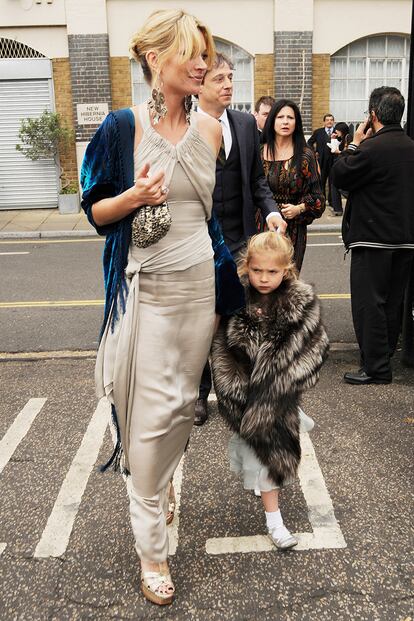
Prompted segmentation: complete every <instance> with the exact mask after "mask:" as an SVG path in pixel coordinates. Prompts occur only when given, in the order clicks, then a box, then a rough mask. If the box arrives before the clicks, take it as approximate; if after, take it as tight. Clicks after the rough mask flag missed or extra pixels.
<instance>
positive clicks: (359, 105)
mask: <svg viewBox="0 0 414 621" xmlns="http://www.w3.org/2000/svg"><path fill="white" fill-rule="evenodd" d="M409 57H410V39H409V37H408V36H401V35H382V36H374V37H368V38H366V39H360V40H358V41H354V42H353V43H351V44H350V45H347V46H346V47H343V48H342V49H341V50H339V52H336V53H335V54H334V55H333V56H332V57H331V111H332V114H334V116H335V119H336V120H337V121H345V122H346V123H348V124H351V125H354V126H355V124H358V122H359V121H361V120H362V119H363V118H364V116H365V115H364V111H365V110H366V109H367V105H368V99H369V95H370V93H371V91H372V90H373V89H374V88H377V87H378V86H395V87H396V88H398V89H399V90H400V91H401V92H402V94H403V95H404V97H405V99H407V93H408V68H409ZM406 118H407V109H405V112H404V117H403V122H405V121H406Z"/></svg>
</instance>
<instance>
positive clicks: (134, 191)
mask: <svg viewBox="0 0 414 621" xmlns="http://www.w3.org/2000/svg"><path fill="white" fill-rule="evenodd" d="M149 169H150V165H149V164H144V166H143V167H142V169H141V170H140V171H139V173H138V176H137V179H136V180H135V185H133V186H132V188H130V189H129V190H127V192H128V199H129V201H130V204H131V208H132V209H136V208H137V207H142V206H143V205H160V204H161V203H162V202H163V201H165V197H166V195H167V193H168V188H166V187H165V186H164V182H165V174H164V172H163V171H162V170H161V171H159V172H157V173H155V175H153V176H152V177H148V173H149Z"/></svg>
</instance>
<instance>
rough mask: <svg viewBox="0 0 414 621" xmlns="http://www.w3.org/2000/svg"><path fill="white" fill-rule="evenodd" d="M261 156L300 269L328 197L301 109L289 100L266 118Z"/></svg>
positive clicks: (280, 101) (279, 104)
mask: <svg viewBox="0 0 414 621" xmlns="http://www.w3.org/2000/svg"><path fill="white" fill-rule="evenodd" d="M262 159H263V167H264V171H265V174H266V176H267V180H268V183H269V187H270V189H271V190H272V193H273V197H274V199H275V201H276V203H277V204H278V207H279V210H280V212H281V214H282V215H283V217H284V218H285V220H286V221H287V225H288V226H287V231H286V234H287V235H288V236H289V237H290V239H291V241H292V243H293V247H294V257H293V258H294V261H295V264H296V268H297V270H298V272H299V271H300V269H301V267H302V263H303V257H304V254H305V249H306V236H307V226H308V224H311V222H313V220H314V219H315V218H320V217H321V215H322V213H323V211H324V209H325V198H324V195H323V192H322V189H321V185H320V178H319V173H318V165H317V162H316V159H315V155H314V153H313V151H312V149H310V148H309V147H308V146H307V145H306V141H305V136H304V134H303V126H302V117H301V114H300V110H299V108H298V106H297V105H296V104H295V103H294V102H293V101H290V100H289V99H279V100H278V101H277V102H276V103H275V104H274V105H273V107H272V109H271V111H270V113H269V116H268V117H267V121H266V124H265V126H264V129H263V147H262Z"/></svg>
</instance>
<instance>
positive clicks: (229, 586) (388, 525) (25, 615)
mask: <svg viewBox="0 0 414 621" xmlns="http://www.w3.org/2000/svg"><path fill="white" fill-rule="evenodd" d="M353 362H354V353H352V352H333V353H332V354H331V356H330V358H329V360H328V362H327V364H326V365H325V367H324V369H323V371H322V376H321V380H320V382H319V384H318V385H317V387H316V388H315V389H313V390H311V391H309V392H308V393H307V394H306V396H305V400H304V408H305V410H306V411H307V412H308V414H310V415H312V416H313V417H314V418H315V420H316V427H315V429H314V430H313V432H312V433H311V442H312V443H313V448H312V444H310V443H309V440H306V442H305V440H302V448H305V449H306V450H304V456H303V465H304V471H303V473H302V475H301V485H299V484H295V485H294V486H293V487H291V488H289V489H287V490H285V491H284V492H283V497H282V511H283V514H284V517H285V521H286V523H287V525H288V526H289V527H290V528H291V529H292V530H293V531H294V532H299V533H301V535H300V537H301V539H302V540H303V541H305V543H306V540H309V541H310V544H309V545H308V546H306V545H305V547H304V549H301V550H293V551H291V552H288V553H281V552H279V551H277V550H275V549H271V548H270V547H268V548H266V547H265V548H264V549H263V548H262V549H261V547H260V546H261V545H262V543H263V541H266V539H265V537H263V535H264V533H265V524H264V518H263V511H262V510H261V508H260V500H258V499H256V498H255V497H254V496H253V495H252V494H251V493H248V492H245V491H243V489H242V487H241V484H240V482H239V481H238V480H237V479H235V478H234V477H233V476H232V475H231V474H230V472H229V469H228V465H227V459H226V443H227V440H228V432H227V430H226V429H225V428H224V426H223V423H222V422H221V420H220V419H219V418H218V415H217V412H216V409H215V406H214V405H211V408H210V409H211V418H210V420H209V422H208V423H207V425H205V426H204V427H202V428H200V429H194V431H193V434H192V438H191V442H190V448H189V450H188V452H187V454H186V458H185V461H184V468H183V478H182V483H181V501H180V514H179V525H177V523H176V524H175V525H173V527H174V528H177V526H178V547H177V550H176V553H175V555H174V556H172V557H171V560H170V563H171V568H172V573H173V576H174V579H175V583H176V588H177V598H176V601H175V603H174V604H173V606H172V607H170V608H168V609H164V610H160V609H158V608H156V607H155V606H153V605H152V604H150V603H147V602H146V601H144V600H143V598H142V596H141V595H140V593H139V572H138V560H137V557H136V554H135V552H134V547H133V539H132V535H131V529H130V524H129V517H128V506H127V497H126V493H125V486H124V483H123V481H122V478H121V477H119V476H117V475H114V474H112V473H107V474H101V473H99V472H98V471H97V468H96V466H95V457H96V455H95V453H94V450H95V451H96V454H98V453H99V455H98V457H97V460H96V461H97V463H102V462H103V461H104V460H105V459H106V458H107V457H108V455H109V452H110V436H109V433H108V432H106V435H105V437H104V441H103V444H102V447H101V436H100V434H101V433H102V430H101V431H100V432H99V433H98V432H97V430H96V427H93V425H92V423H91V420H92V417H93V414H94V410H95V407H96V404H95V399H94V396H93V383H92V382H93V379H92V378H93V360H73V359H66V360H40V361H37V362H20V361H15V362H2V363H0V385H1V387H2V399H1V402H0V438H3V437H4V434H6V433H7V434H9V436H10V435H13V434H12V431H13V429H14V432H16V429H15V428H13V422H14V421H16V420H17V419H18V417H19V416H21V415H19V413H20V412H21V411H22V409H23V408H24V407H25V405H26V404H27V403H28V401H29V400H30V399H34V398H37V399H39V398H43V399H46V401H45V402H44V405H43V407H42V408H41V409H40V411H39V413H38V414H37V416H36V417H35V418H34V420H33V422H32V424H31V425H29V426H28V430H27V433H26V434H25V433H24V432H23V433H22V436H23V437H22V438H21V441H20V442H19V443H18V444H17V446H16V448H15V450H14V452H13V453H12V455H11V456H10V460H8V461H7V463H6V464H4V459H5V457H4V455H5V446H4V445H0V448H1V450H0V466H2V467H3V466H4V469H3V470H2V472H1V474H0V498H1V503H0V619H2V621H3V620H4V621H9V620H24V621H32V620H33V621H39V620H45V621H46V620H47V621H66V620H86V619H91V620H96V621H106V620H110V619H125V620H126V619H128V620H129V619H130V620H142V621H148V620H153V619H154V620H155V619H165V620H168V621H173V620H177V621H223V620H226V621H279V620H280V621H349V620H355V621H377V620H378V621H394V620H395V621H403V620H405V619H409V618H410V617H412V614H413V594H414V593H413V585H412V576H413V569H414V567H413V554H412V544H413V539H412V534H413V533H412V515H413V503H412V496H411V492H412V483H413V481H412V470H411V465H412V463H411V461H412V441H413V424H412V423H413V421H414V412H413V400H412V394H413V382H412V373H411V372H410V371H408V370H406V369H402V368H401V367H400V366H399V364H398V363H397V364H396V373H395V382H394V383H393V384H391V385H389V386H368V387H364V388H362V389H361V388H355V387H352V386H348V385H345V384H343V383H342V382H341V376H342V374H343V372H344V371H345V370H346V369H348V368H349V367H350V366H352V364H353ZM98 414H99V412H98ZM93 418H94V420H95V423H96V420H98V421H99V420H100V419H101V418H102V417H101V416H100V415H99V416H98V418H97V417H96V416H94V417H93ZM9 440H11V438H9ZM0 442H1V441H0ZM82 445H84V446H83V456H82V455H81V454H80V451H81V447H82ZM306 447H307V448H306ZM6 448H7V447H6ZM9 448H10V444H9ZM313 449H314V455H315V457H314V458H312V450H313ZM91 455H92V466H91V471H90V473H89V467H86V465H85V460H86V461H87V460H88V459H89V458H90V456H91ZM1 460H3V464H1ZM315 464H316V466H315ZM318 469H320V470H319V472H318ZM0 471H1V467H0ZM85 473H86V478H85ZM82 478H83V479H84V487H85V486H86V487H85V489H84V490H83V488H82V485H81V483H80V480H81V479H82ZM68 487H69V490H68ZM62 490H63V491H62ZM82 492H83V495H82ZM315 492H316V504H315ZM77 493H79V494H80V495H79V498H78V500H76V494H77ZM326 497H327V498H326ZM312 498H313V500H312ZM327 499H328V500H327ZM329 502H331V503H332V504H331V507H329ZM52 516H54V519H55V533H54V535H53V529H52V534H50V532H49V534H48V535H47V536H46V535H45V532H46V531H47V525H48V526H49V527H50V524H51V522H53V519H52ZM71 520H72V521H71ZM68 522H69V523H70V524H72V525H71V526H70V528H69V534H68V540H67V541H66V543H65V542H63V547H62V541H63V540H64V539H65V532H66V530H67V529H66V526H67V523H68ZM333 531H335V532H333ZM332 534H333V535H334V536H332ZM251 537H253V540H251ZM341 537H342V539H341ZM218 538H219V539H218ZM246 538H247V539H246ZM312 540H314V543H313V547H312ZM338 541H339V545H340V547H334V546H335V545H336V544H337V543H338ZM341 541H342V544H341ZM246 542H247V543H246ZM41 544H42V545H43V553H41V552H39V549H40V548H41V547H42V546H41ZM214 544H215V545H214ZM56 545H57V546H58V548H59V546H61V547H60V548H59V550H60V551H58V552H57V556H56V557H51V556H48V555H49V553H53V549H54V547H55V546H56ZM39 546H40V547H39ZM255 546H256V550H255ZM317 548H319V549H317ZM45 549H46V552H45ZM238 549H240V550H244V552H243V551H237V550H238ZM47 550H49V552H48V551H47ZM50 550H52V552H50ZM214 552H215V553H214ZM217 552H218V553H217ZM42 554H43V555H42Z"/></svg>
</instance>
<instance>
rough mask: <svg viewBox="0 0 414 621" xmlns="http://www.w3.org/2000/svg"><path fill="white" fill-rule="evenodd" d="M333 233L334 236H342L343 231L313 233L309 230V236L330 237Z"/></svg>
mask: <svg viewBox="0 0 414 621" xmlns="http://www.w3.org/2000/svg"><path fill="white" fill-rule="evenodd" d="M332 235H333V236H334V237H341V232H340V231H327V232H326V233H311V232H309V231H308V237H328V236H332Z"/></svg>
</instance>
